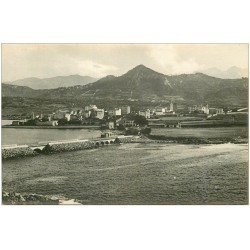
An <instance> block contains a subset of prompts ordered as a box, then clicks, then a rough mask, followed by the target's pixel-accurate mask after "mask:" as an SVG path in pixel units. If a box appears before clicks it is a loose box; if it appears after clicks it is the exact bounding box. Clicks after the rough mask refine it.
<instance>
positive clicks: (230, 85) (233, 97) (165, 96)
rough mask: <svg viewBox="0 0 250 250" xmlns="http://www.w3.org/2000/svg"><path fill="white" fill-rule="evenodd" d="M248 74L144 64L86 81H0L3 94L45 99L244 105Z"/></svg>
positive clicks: (4, 95)
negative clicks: (41, 85) (38, 85)
mask: <svg viewBox="0 0 250 250" xmlns="http://www.w3.org/2000/svg"><path fill="white" fill-rule="evenodd" d="M247 92H248V78H243V79H221V78H216V77H211V76H208V75H205V74H203V73H196V74H182V75H173V76H168V75H164V74H161V73H158V72H156V71H154V70H152V69H150V68H147V67H145V66H144V65H139V66H137V67H135V68H133V69H131V70H130V71H128V72H127V73H125V74H123V75H121V76H118V77H115V76H107V77H104V78H102V79H100V80H98V81H96V82H93V83H89V84H87V85H83V86H82V85H77V86H72V87H60V88H56V89H42V90H34V89H31V88H27V87H21V86H19V87H17V86H14V85H9V84H2V96H3V97H8V96H11V97H29V98H34V97H37V98H45V99H70V98H71V99H81V100H84V99H87V98H91V99H96V100H97V99H109V100H131V101H133V100H139V101H142V102H145V101H147V102H158V101H169V100H174V101H177V102H178V101H182V102H186V103H194V104H198V103H209V104H211V105H212V104H216V105H227V106H228V105H236V106H237V105H247V103H248V95H247Z"/></svg>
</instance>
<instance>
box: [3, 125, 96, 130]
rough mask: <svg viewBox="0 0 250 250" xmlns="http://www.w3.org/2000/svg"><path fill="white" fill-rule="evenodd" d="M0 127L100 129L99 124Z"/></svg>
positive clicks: (8, 126)
mask: <svg viewBox="0 0 250 250" xmlns="http://www.w3.org/2000/svg"><path fill="white" fill-rule="evenodd" d="M2 128H18V129H101V127H100V126H74V125H72V126H12V125H2Z"/></svg>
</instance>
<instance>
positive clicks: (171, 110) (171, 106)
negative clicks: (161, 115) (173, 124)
mask: <svg viewBox="0 0 250 250" xmlns="http://www.w3.org/2000/svg"><path fill="white" fill-rule="evenodd" d="M169 110H170V112H173V111H174V104H173V102H172V101H171V102H170V109H169Z"/></svg>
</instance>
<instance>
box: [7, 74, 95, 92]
mask: <svg viewBox="0 0 250 250" xmlns="http://www.w3.org/2000/svg"><path fill="white" fill-rule="evenodd" d="M96 80H98V79H96V78H93V77H90V76H80V75H69V76H56V77H51V78H43V79H40V78H36V77H31V78H25V79H20V80H16V81H13V82H7V83H8V84H12V85H17V86H26V87H30V88H33V89H55V88H59V87H70V86H75V85H85V84H88V83H91V82H95V81H96Z"/></svg>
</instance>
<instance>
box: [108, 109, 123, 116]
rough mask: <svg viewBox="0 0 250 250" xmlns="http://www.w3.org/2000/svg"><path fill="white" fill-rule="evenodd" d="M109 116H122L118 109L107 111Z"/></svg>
mask: <svg viewBox="0 0 250 250" xmlns="http://www.w3.org/2000/svg"><path fill="white" fill-rule="evenodd" d="M108 115H109V116H119V115H122V110H121V109H120V108H115V109H110V110H109V111H108Z"/></svg>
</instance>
